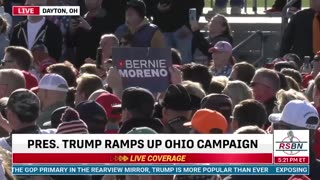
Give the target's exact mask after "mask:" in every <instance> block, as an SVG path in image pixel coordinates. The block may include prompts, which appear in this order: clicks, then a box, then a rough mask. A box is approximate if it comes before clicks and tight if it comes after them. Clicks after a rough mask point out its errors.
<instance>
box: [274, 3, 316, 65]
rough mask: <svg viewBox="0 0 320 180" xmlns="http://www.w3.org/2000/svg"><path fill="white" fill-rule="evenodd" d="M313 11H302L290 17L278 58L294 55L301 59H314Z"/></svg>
mask: <svg viewBox="0 0 320 180" xmlns="http://www.w3.org/2000/svg"><path fill="white" fill-rule="evenodd" d="M314 15H315V11H314V10H313V9H306V10H302V11H300V12H298V13H296V14H295V15H293V16H292V18H291V20H290V22H289V24H288V26H287V28H286V30H285V32H284V34H283V38H282V43H281V47H280V56H281V57H282V56H284V55H285V54H287V53H295V54H297V55H298V56H299V57H300V58H301V59H303V58H304V56H310V57H311V58H313V57H314V53H313V18H314Z"/></svg>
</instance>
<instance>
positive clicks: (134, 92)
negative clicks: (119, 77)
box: [121, 87, 154, 113]
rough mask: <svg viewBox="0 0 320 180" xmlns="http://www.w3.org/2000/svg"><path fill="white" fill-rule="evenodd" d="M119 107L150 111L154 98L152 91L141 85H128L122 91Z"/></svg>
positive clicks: (152, 107)
mask: <svg viewBox="0 0 320 180" xmlns="http://www.w3.org/2000/svg"><path fill="white" fill-rule="evenodd" d="M121 109H122V110H123V109H127V110H129V111H130V110H131V111H133V110H134V111H139V112H148V113H149V112H152V111H153V109H154V98H153V95H152V93H151V92H150V91H149V90H147V89H144V88H141V87H129V88H127V89H125V90H124V91H123V93H122V103H121Z"/></svg>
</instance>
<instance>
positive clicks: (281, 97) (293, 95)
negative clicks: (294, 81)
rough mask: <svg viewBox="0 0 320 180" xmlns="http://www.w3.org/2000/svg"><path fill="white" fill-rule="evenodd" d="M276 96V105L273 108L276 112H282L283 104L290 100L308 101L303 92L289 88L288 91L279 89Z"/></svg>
mask: <svg viewBox="0 0 320 180" xmlns="http://www.w3.org/2000/svg"><path fill="white" fill-rule="evenodd" d="M276 97H277V102H276V104H277V106H276V107H275V109H274V110H273V111H274V112H276V113H278V112H282V111H283V108H284V107H285V105H286V104H288V102H290V101H292V100H302V101H308V99H307V98H306V96H305V95H304V94H303V93H301V92H298V91H296V90H294V89H290V90H288V91H285V90H283V89H281V90H280V91H278V93H277V96H276Z"/></svg>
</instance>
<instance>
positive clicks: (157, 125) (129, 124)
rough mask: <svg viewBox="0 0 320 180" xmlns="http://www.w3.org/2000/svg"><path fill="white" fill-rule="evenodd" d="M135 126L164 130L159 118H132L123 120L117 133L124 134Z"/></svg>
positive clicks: (160, 131)
mask: <svg viewBox="0 0 320 180" xmlns="http://www.w3.org/2000/svg"><path fill="white" fill-rule="evenodd" d="M137 127H148V128H151V129H153V130H155V131H156V132H157V133H163V132H164V126H163V124H162V122H161V121H160V120H159V119H147V118H145V119H141V118H133V119H129V120H127V121H125V122H123V124H122V125H121V127H120V130H119V134H126V133H128V132H129V131H131V130H132V129H133V128H137Z"/></svg>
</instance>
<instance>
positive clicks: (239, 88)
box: [222, 80, 253, 107]
mask: <svg viewBox="0 0 320 180" xmlns="http://www.w3.org/2000/svg"><path fill="white" fill-rule="evenodd" d="M222 93H223V94H225V95H227V96H229V97H230V98H231V100H232V104H233V107H234V106H235V105H237V104H239V103H240V102H241V101H243V100H247V99H253V93H252V90H251V89H250V87H249V86H248V85H247V84H246V83H244V82H242V81H238V80H237V81H229V83H228V84H227V86H226V88H225V89H224V90H223V91H222Z"/></svg>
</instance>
